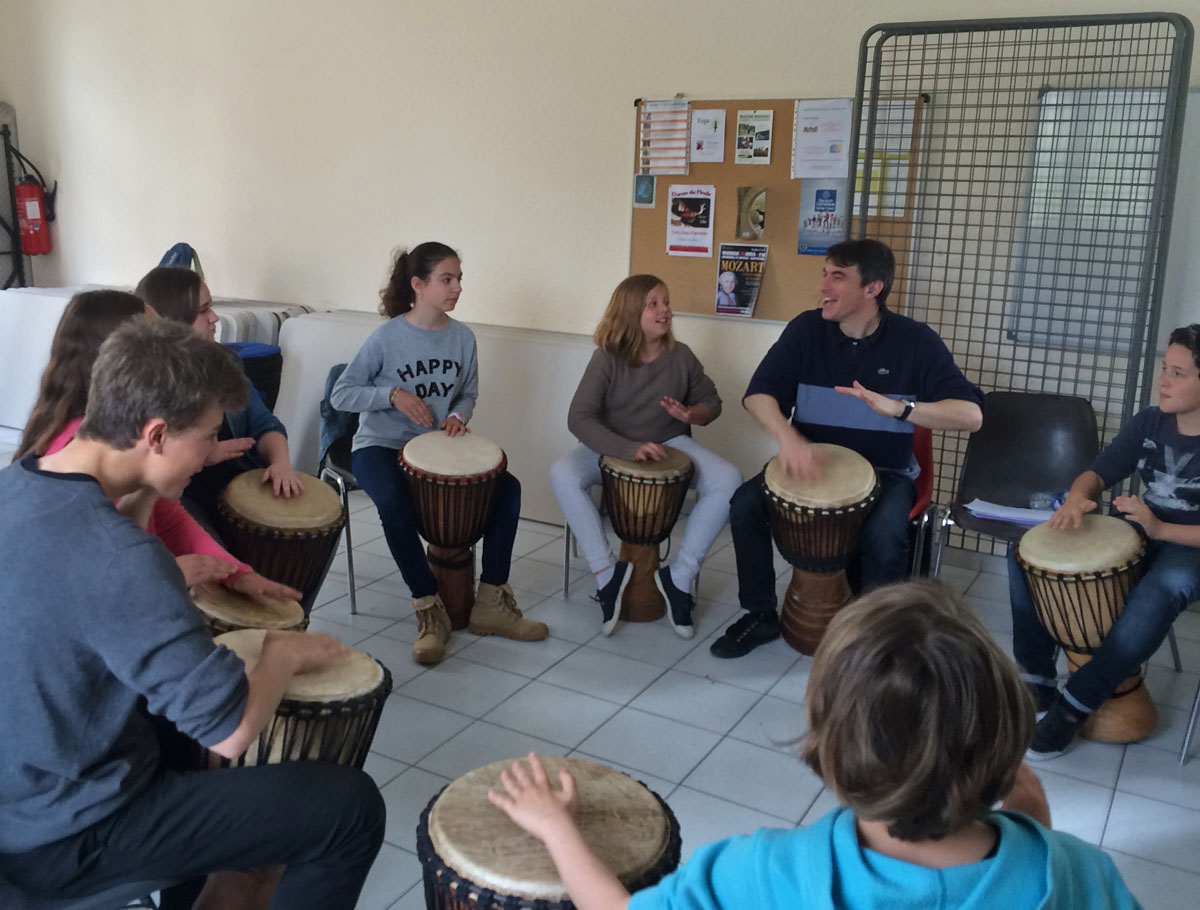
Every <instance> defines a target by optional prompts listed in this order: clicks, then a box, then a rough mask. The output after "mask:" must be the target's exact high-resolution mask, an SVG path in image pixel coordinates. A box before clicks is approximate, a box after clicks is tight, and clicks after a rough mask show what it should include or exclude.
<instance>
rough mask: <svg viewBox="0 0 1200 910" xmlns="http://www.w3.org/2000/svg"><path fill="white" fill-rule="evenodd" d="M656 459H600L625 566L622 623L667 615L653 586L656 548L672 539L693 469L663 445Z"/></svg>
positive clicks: (606, 497)
mask: <svg viewBox="0 0 1200 910" xmlns="http://www.w3.org/2000/svg"><path fill="white" fill-rule="evenodd" d="M663 448H665V449H666V450H667V457H666V458H664V459H662V460H661V461H626V460H625V459H623V458H613V457H612V456H610V455H604V456H601V458H600V478H601V482H602V485H603V488H602V495H603V497H604V508H605V510H606V511H607V512H608V516H609V518H610V519H611V520H612V526H613V530H614V531H615V532H616V534H617V536H618V537H619V538H621V555H620V556H619V557H618V559H620V560H621V561H622V562H627V563H629V565H630V577H629V584H628V585H626V586H625V595H624V596H623V597H622V598H621V604H620V617H621V619H624V620H625V621H626V622H652V621H653V620H656V619H660V618H661V617H662V616H664V615H665V614H666V612H667V605H666V602H665V601H664V600H663V596H662V594H660V593H659V591H658V587H657V585H656V584H655V583H654V573H655V572H657V571H658V545H659V544H660V543H662V542H663V541H664V540H666V539H667V538H668V537H669V536H670V535H671V529H672V528H673V527H675V522H676V521H678V520H679V512H680V510H681V509H682V508H683V500H684V497H685V496H687V491H688V487H689V486H690V485H691V483H692V476H693V475H694V474H695V473H696V467H695V465H693V464H692V460H691V459H690V458H688V457H687V456H686V455H685V454H683V452H681V451H679V450H678V449H673V448H671V447H670V446H663Z"/></svg>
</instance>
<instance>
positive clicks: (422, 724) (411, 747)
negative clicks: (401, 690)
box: [371, 692, 471, 824]
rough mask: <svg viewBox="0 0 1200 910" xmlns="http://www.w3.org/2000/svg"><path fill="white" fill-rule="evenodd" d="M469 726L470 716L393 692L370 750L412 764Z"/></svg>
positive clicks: (385, 706) (384, 707)
mask: <svg viewBox="0 0 1200 910" xmlns="http://www.w3.org/2000/svg"><path fill="white" fill-rule="evenodd" d="M470 725H471V718H469V717H465V716H463V715H462V714H455V713H454V712H453V711H447V710H446V709H445V708H438V707H435V706H433V705H427V704H425V703H424V702H420V701H413V700H412V699H411V698H405V697H404V696H403V695H397V694H396V693H394V692H393V693H392V696H391V698H389V699H388V700H387V703H386V704H385V705H384V706H383V716H382V717H381V718H380V719H379V727H378V729H376V731H375V741H374V742H373V743H372V744H371V749H372V751H374V752H379V753H380V754H382V755H384V756H385V757H387V758H392V759H395V760H396V761H402V762H405V763H406V764H412V763H414V762H416V761H418V760H420V759H422V758H424V757H425V756H426V755H428V754H429V753H430V752H432V751H433V750H434V749H436V748H437V747H438V746H440V745H442V743H444V742H446V740H448V739H450V738H451V737H453V736H454V735H455V734H456V733H459V732H460V731H462V730H465V729H466V728H467V727H469V726H470ZM413 824H416V821H415V820H414V821H413Z"/></svg>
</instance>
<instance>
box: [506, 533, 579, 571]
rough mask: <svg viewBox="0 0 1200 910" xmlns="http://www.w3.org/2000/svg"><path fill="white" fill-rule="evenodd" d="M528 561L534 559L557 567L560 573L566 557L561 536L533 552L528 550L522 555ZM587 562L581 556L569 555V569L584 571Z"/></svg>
mask: <svg viewBox="0 0 1200 910" xmlns="http://www.w3.org/2000/svg"><path fill="white" fill-rule="evenodd" d="M522 555H524V556H526V557H527V558H529V559H536V560H537V561H538V562H544V563H548V564H549V565H552V566H558V568H559V571H560V572H561V571H562V566H563V559H564V557H565V556H566V546H565V544H563V539H562V536H561V535H559V536H558V537H556V538H554V539H553V540H550V541H549V542H547V543H543V544H542V545H541V546H539V547H538V548H537V549H535V550H530V551H529V552H528V553H525V554H522ZM587 567H588V566H587V562H586V561H585V560H584V558H583V557H582V556H575V555H574V554H572V555H571V568H573V569H577V570H578V569H586V568H587Z"/></svg>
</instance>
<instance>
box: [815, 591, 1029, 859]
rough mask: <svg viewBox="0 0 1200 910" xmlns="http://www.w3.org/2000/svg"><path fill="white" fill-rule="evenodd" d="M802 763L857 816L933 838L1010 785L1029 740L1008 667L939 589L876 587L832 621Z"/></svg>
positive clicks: (979, 812) (903, 833) (1024, 704)
mask: <svg viewBox="0 0 1200 910" xmlns="http://www.w3.org/2000/svg"><path fill="white" fill-rule="evenodd" d="M805 701H806V703H807V707H808V725H809V729H808V733H807V734H806V735H805V737H804V747H803V751H802V758H803V759H804V761H805V762H807V763H808V765H809V766H810V767H811V768H812V769H813V771H815V772H816V773H817V774H818V775H820V777H821V778H822V779H823V780H824V781H825V783H826V785H827V786H829V788H830V789H831V790H833V791H834V792H835V793H836V794H837V795H838V797H839V799H841V801H842V802H843V803H845V804H846V805H848V806H849V807H850V808H851V809H853V810H854V812H855V813H857V814H858V816H859V817H860V818H863V819H865V820H868V821H883V822H887V823H888V833H889V834H891V835H892V836H893V837H897V838H900V839H901V840H906V841H920V840H930V839H932V840H939V839H941V838H943V837H946V836H947V835H950V834H953V833H955V832H956V831H959V830H961V829H962V828H964V827H965V826H966V825H968V824H970V823H971V822H973V821H975V820H977V819H979V818H982V817H983V816H984V815H985V814H986V813H987V812H988V810H989V809H990V807H991V806H992V805H993V804H994V803H995V802H996V801H997V800H999V799H1001V798H1002V797H1004V796H1005V795H1006V794H1007V793H1008V792H1009V791H1010V790H1011V789H1012V787H1013V783H1014V781H1015V779H1016V774H1017V769H1018V767H1019V766H1020V764H1021V760H1022V758H1023V757H1024V753H1025V749H1026V747H1027V746H1028V745H1029V742H1030V740H1031V739H1032V738H1033V726H1034V716H1033V701H1032V699H1031V697H1030V695H1029V692H1028V690H1027V689H1026V687H1025V684H1024V683H1023V682H1022V681H1021V677H1020V674H1019V672H1018V671H1017V668H1016V665H1015V664H1014V663H1013V662H1012V661H1011V660H1010V659H1009V658H1008V657H1007V655H1005V654H1004V652H1003V651H1001V650H1000V648H999V646H998V645H997V644H996V642H995V640H994V639H993V638H992V635H991V633H990V632H988V630H987V629H986V628H985V627H984V625H983V623H982V622H981V621H980V620H979V618H978V617H977V616H975V615H974V614H973V613H972V612H971V611H970V610H969V609H967V608H966V607H964V606H963V605H962V604H961V603H960V602H959V601H958V599H957V598H956V597H955V596H954V595H953V594H952V593H951V592H950V591H949V589H947V588H946V587H944V586H943V585H941V584H939V583H937V582H909V583H904V584H898V585H891V586H889V587H885V588H880V589H878V590H876V591H873V592H871V593H870V594H867V595H866V596H864V597H862V598H860V599H859V600H857V601H855V602H854V603H852V604H850V605H849V606H847V607H845V608H844V609H843V610H842V611H841V612H840V613H839V614H838V615H837V616H836V617H834V620H833V622H831V623H830V625H829V629H828V630H827V631H826V633H825V638H824V639H823V640H822V642H821V645H820V647H818V648H817V653H816V655H815V657H814V659H813V667H812V672H811V674H810V676H809V684H808V693H807V696H806V698H805Z"/></svg>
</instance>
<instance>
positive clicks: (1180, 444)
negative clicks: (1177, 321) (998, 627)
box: [1008, 324, 1200, 759]
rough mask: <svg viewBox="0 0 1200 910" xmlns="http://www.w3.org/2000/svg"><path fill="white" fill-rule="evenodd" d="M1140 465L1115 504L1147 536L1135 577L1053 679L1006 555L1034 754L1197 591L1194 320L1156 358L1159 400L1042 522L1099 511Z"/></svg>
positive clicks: (1110, 686)
mask: <svg viewBox="0 0 1200 910" xmlns="http://www.w3.org/2000/svg"><path fill="white" fill-rule="evenodd" d="M1135 471H1136V472H1137V475H1138V477H1139V478H1140V479H1141V481H1142V484H1143V485H1144V486H1145V488H1146V491H1145V494H1144V495H1143V496H1142V497H1141V498H1139V497H1137V496H1118V497H1116V498H1115V499H1113V505H1115V506H1116V507H1117V509H1118V510H1120V512H1121V514H1123V515H1124V516H1125V518H1127V519H1128V520H1129V521H1131V522H1134V523H1135V524H1137V525H1139V526H1140V527H1141V530H1142V533H1143V534H1144V535H1145V536H1146V537H1147V538H1148V540H1147V542H1146V553H1145V556H1144V558H1143V562H1142V567H1143V571H1144V574H1143V575H1142V578H1141V580H1140V581H1139V582H1138V583H1137V584H1136V585H1135V586H1134V587H1133V589H1132V590H1131V591H1130V592H1129V596H1128V597H1126V599H1125V604H1124V609H1123V610H1122V612H1121V615H1120V616H1118V617H1117V619H1116V621H1115V622H1114V623H1113V625H1112V628H1110V629H1109V630H1108V632H1107V634H1106V635H1105V636H1104V641H1103V643H1102V644H1101V645H1100V647H1099V649H1097V650H1096V651H1094V652H1093V653H1092V655H1091V660H1089V661H1088V662H1087V663H1086V664H1084V665H1083V666H1082V667H1080V668H1079V669H1078V670H1076V671H1075V672H1074V673H1072V674H1071V678H1070V679H1069V680H1068V681H1067V684H1066V685H1065V686H1064V687H1063V690H1062V692H1061V693H1059V692H1058V690H1057V685H1056V682H1055V665H1054V659H1055V653H1056V649H1057V647H1058V646H1057V644H1056V642H1055V641H1054V640H1053V639H1051V638H1050V636H1049V634H1048V633H1047V632H1046V630H1045V627H1044V626H1043V625H1042V623H1041V621H1040V620H1039V619H1038V617H1037V613H1036V612H1035V611H1034V607H1033V601H1032V600H1031V598H1030V596H1029V591H1028V589H1027V588H1026V586H1025V579H1024V578H1023V577H1022V575H1021V570H1020V568H1019V567H1018V566H1017V564H1016V560H1015V558H1014V557H1013V556H1012V554H1010V555H1009V567H1008V570H1009V596H1010V600H1011V604H1012V616H1013V656H1014V657H1015V658H1016V660H1017V663H1018V664H1020V666H1021V670H1022V676H1023V677H1024V679H1025V681H1026V683H1027V684H1028V685H1029V688H1030V690H1031V691H1032V692H1033V696H1034V701H1035V703H1036V704H1037V707H1038V710H1039V711H1046V715H1045V716H1044V717H1043V718H1042V719H1041V720H1040V721H1038V725H1037V730H1036V732H1035V733H1034V736H1033V744H1032V745H1031V746H1030V748H1029V757H1030V758H1031V759H1048V758H1055V757H1057V756H1059V755H1061V754H1062V753H1063V752H1064V751H1065V750H1066V748H1067V747H1068V746H1069V745H1070V744H1071V741H1072V740H1073V739H1074V738H1075V734H1076V733H1077V732H1078V730H1079V728H1080V727H1081V726H1082V725H1083V723H1084V721H1086V720H1087V718H1088V715H1089V714H1090V713H1091V712H1092V711H1094V710H1096V709H1097V708H1099V707H1100V706H1101V705H1103V704H1104V702H1105V701H1107V700H1108V699H1109V698H1111V697H1112V695H1113V693H1114V692H1115V691H1116V688H1117V686H1118V685H1120V684H1121V682H1122V681H1123V680H1124V679H1125V678H1126V677H1128V676H1129V675H1130V674H1131V673H1133V672H1134V671H1135V670H1136V669H1137V668H1138V667H1139V666H1141V665H1142V664H1144V663H1145V662H1146V661H1147V660H1149V659H1150V656H1151V655H1152V654H1153V653H1154V652H1155V651H1157V650H1158V648H1159V647H1160V646H1161V645H1162V643H1163V639H1164V638H1166V637H1167V632H1168V631H1170V628H1171V624H1172V623H1173V622H1174V621H1175V617H1177V616H1178V615H1179V614H1180V613H1181V612H1182V611H1183V610H1184V608H1186V607H1187V605H1188V604H1189V603H1191V602H1192V601H1193V600H1195V599H1196V598H1197V596H1200V324H1192V325H1187V326H1183V327H1182V328H1178V329H1175V331H1173V332H1172V333H1171V337H1170V340H1169V342H1168V344H1167V352H1166V354H1165V355H1163V367H1162V374H1161V375H1160V376H1159V380H1158V407H1149V408H1146V409H1145V410H1143V411H1140V412H1139V413H1137V414H1135V415H1134V416H1133V419H1131V420H1130V421H1129V422H1128V423H1127V424H1126V425H1125V426H1124V427H1122V428H1121V432H1120V433H1118V434H1117V438H1116V439H1114V440H1113V441H1112V444H1111V445H1109V446H1108V448H1106V449H1105V450H1104V451H1103V452H1102V453H1100V456H1099V457H1098V458H1097V459H1096V460H1095V461H1094V462H1093V463H1092V465H1091V467H1089V468H1088V469H1087V470H1086V471H1084V472H1083V473H1082V474H1080V475H1079V476H1078V477H1077V478H1075V482H1074V483H1073V484H1072V485H1071V490H1070V492H1069V493H1068V494H1067V498H1066V501H1065V502H1064V503H1063V504H1062V508H1060V509H1059V510H1058V511H1057V512H1056V513H1055V514H1054V516H1053V517H1052V518H1051V519H1050V521H1049V526H1050V527H1051V528H1052V529H1054V530H1056V531H1061V532H1063V533H1064V534H1069V533H1070V532H1071V530H1073V529H1076V528H1078V527H1079V525H1080V519H1081V518H1082V517H1083V515H1084V514H1085V513H1087V512H1091V511H1093V510H1094V509H1095V508H1096V505H1097V500H1098V499H1099V497H1100V494H1101V493H1103V492H1104V490H1106V489H1108V488H1109V487H1111V486H1113V485H1114V484H1116V483H1119V482H1121V481H1122V480H1124V479H1125V478H1126V477H1129V476H1130V475H1131V474H1133V473H1134V472H1135Z"/></svg>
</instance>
